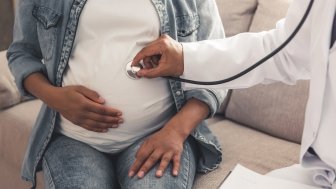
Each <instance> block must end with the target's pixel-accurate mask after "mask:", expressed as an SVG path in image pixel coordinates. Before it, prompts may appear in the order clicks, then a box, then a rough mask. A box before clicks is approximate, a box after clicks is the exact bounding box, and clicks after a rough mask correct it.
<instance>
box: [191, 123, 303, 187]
mask: <svg viewBox="0 0 336 189" xmlns="http://www.w3.org/2000/svg"><path fill="white" fill-rule="evenodd" d="M210 128H211V130H212V131H213V132H214V133H216V135H217V136H219V141H220V144H221V146H222V148H223V163H222V164H221V165H220V167H219V168H218V169H216V170H215V171H213V172H210V173H208V174H206V175H201V174H199V175H197V179H196V181H195V185H194V189H205V188H208V189H217V187H218V185H219V184H220V183H221V181H222V180H223V179H224V178H225V176H226V175H227V173H228V172H229V171H230V170H232V169H233V168H234V166H235V165H236V164H237V163H240V164H242V165H244V166H246V167H248V168H250V169H252V170H254V171H257V172H259V173H262V174H264V173H267V172H269V171H270V170H273V169H276V168H280V167H286V166H289V165H292V164H294V163H297V161H298V153H299V151H300V145H298V144H295V143H292V142H289V141H286V140H281V139H277V138H274V137H272V136H269V135H267V134H264V133H262V132H258V131H256V130H253V129H249V128H246V127H243V126H241V125H239V124H237V123H234V122H231V121H228V120H222V121H219V122H216V123H214V124H212V125H210Z"/></svg>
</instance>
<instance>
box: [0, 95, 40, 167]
mask: <svg viewBox="0 0 336 189" xmlns="http://www.w3.org/2000/svg"><path fill="white" fill-rule="evenodd" d="M40 106H41V101H40V100H31V101H27V102H23V103H20V104H18V105H16V106H14V107H11V108H8V109H6V110H2V111H0V146H1V148H0V159H3V160H5V161H6V162H7V163H9V164H11V165H12V166H14V167H15V168H16V169H21V163H22V160H23V157H24V153H25V151H26V147H27V144H28V138H29V136H30V132H31V130H32V127H33V126H34V123H35V119H36V117H37V114H38V111H39V109H40Z"/></svg>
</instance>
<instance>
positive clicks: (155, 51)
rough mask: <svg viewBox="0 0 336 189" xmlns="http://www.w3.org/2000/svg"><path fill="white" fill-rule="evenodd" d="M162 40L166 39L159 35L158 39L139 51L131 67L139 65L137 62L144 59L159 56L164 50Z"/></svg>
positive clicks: (164, 36)
mask: <svg viewBox="0 0 336 189" xmlns="http://www.w3.org/2000/svg"><path fill="white" fill-rule="evenodd" d="M164 38H166V35H161V36H160V37H159V39H157V40H155V41H153V42H151V43H149V44H148V45H147V46H146V47H144V48H143V49H141V50H140V51H139V52H138V53H137V54H136V55H135V57H134V58H133V61H132V66H135V65H137V64H139V62H140V61H141V60H144V59H145V58H146V57H148V58H151V57H153V56H158V55H161V54H162V52H163V50H164V49H165V47H164V45H165V43H164V42H163V39H164Z"/></svg>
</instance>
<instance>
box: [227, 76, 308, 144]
mask: <svg viewBox="0 0 336 189" xmlns="http://www.w3.org/2000/svg"><path fill="white" fill-rule="evenodd" d="M308 90H309V82H308V81H300V82H298V83H297V84H296V85H293V86H290V85H285V84H282V83H274V84H270V85H257V86H255V87H252V88H249V89H241V90H233V92H232V95H231V98H230V102H229V104H228V106H227V109H226V111H225V115H226V117H227V118H228V119H231V120H233V121H236V122H238V123H241V124H244V125H246V126H249V127H252V128H255V129H257V130H260V131H263V132H266V133H268V134H271V135H273V136H276V137H280V138H282V139H286V140H289V141H293V142H296V143H300V141H301V137H302V131H303V125H304V114H305V107H306V102H307V99H308Z"/></svg>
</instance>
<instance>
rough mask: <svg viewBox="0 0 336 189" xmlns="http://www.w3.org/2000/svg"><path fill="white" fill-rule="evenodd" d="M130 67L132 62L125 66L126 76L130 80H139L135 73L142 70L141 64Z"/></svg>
mask: <svg viewBox="0 0 336 189" xmlns="http://www.w3.org/2000/svg"><path fill="white" fill-rule="evenodd" d="M131 65H132V61H130V62H128V63H127V64H126V75H127V76H128V77H129V78H131V79H140V77H138V76H137V72H138V71H140V70H141V69H142V65H141V64H139V65H137V66H131Z"/></svg>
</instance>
